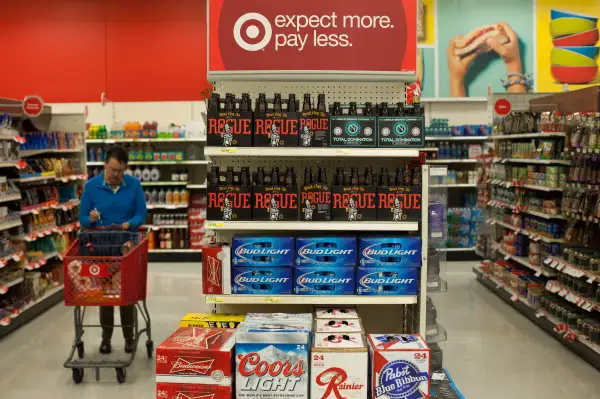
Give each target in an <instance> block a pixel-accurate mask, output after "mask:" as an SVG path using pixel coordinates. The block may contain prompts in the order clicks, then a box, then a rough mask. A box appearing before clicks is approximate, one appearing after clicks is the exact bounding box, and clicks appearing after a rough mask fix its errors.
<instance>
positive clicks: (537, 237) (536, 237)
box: [487, 219, 565, 244]
mask: <svg viewBox="0 0 600 399" xmlns="http://www.w3.org/2000/svg"><path fill="white" fill-rule="evenodd" d="M487 222H488V223H489V224H492V225H494V224H497V225H499V226H502V227H505V228H507V229H511V230H514V231H516V232H517V233H519V234H523V235H524V236H528V237H529V238H530V239H532V240H534V241H537V240H542V241H544V242H547V243H553V242H556V243H559V244H564V243H565V240H563V239H561V238H548V237H545V236H542V235H539V234H537V233H535V232H530V231H528V230H525V229H522V228H520V227H516V226H513V225H511V224H508V223H505V222H502V221H500V220H496V219H488V221H487Z"/></svg>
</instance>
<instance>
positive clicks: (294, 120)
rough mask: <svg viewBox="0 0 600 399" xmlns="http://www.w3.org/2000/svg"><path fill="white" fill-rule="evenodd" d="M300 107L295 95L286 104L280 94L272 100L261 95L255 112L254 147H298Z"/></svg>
mask: <svg viewBox="0 0 600 399" xmlns="http://www.w3.org/2000/svg"><path fill="white" fill-rule="evenodd" d="M298 107H299V102H298V100H296V98H295V96H294V95H293V94H292V95H290V96H289V98H288V100H287V101H285V102H282V99H281V95H279V94H275V98H272V99H267V98H266V97H265V96H264V95H259V98H258V100H257V101H256V109H255V112H254V146H255V147H298V118H299V114H298V112H297V110H298Z"/></svg>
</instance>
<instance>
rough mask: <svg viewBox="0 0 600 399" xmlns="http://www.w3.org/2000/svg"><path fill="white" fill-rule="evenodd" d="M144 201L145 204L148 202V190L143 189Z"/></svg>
mask: <svg viewBox="0 0 600 399" xmlns="http://www.w3.org/2000/svg"><path fill="white" fill-rule="evenodd" d="M144 201H146V204H149V203H150V190H144Z"/></svg>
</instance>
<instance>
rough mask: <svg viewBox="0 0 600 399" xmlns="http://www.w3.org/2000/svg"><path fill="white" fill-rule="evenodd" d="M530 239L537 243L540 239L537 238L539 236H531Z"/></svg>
mask: <svg viewBox="0 0 600 399" xmlns="http://www.w3.org/2000/svg"><path fill="white" fill-rule="evenodd" d="M531 239H532V240H533V241H539V240H540V237H539V236H534V235H532V236H531Z"/></svg>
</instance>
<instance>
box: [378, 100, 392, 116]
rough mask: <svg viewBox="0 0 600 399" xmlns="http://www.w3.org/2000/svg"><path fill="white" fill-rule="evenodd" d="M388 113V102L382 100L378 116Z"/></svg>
mask: <svg viewBox="0 0 600 399" xmlns="http://www.w3.org/2000/svg"><path fill="white" fill-rule="evenodd" d="M389 114H390V110H389V109H388V103H386V102H383V103H381V104H379V116H388V115H389Z"/></svg>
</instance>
